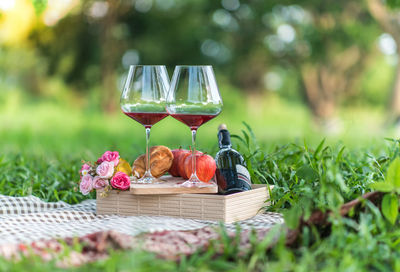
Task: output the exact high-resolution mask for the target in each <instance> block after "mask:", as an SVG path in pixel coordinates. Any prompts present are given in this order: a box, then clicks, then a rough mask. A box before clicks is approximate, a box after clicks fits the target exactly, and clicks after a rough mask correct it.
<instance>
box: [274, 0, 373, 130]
mask: <svg viewBox="0 0 400 272" xmlns="http://www.w3.org/2000/svg"><path fill="white" fill-rule="evenodd" d="M267 19H268V22H269V24H270V25H272V26H275V29H276V34H272V35H269V36H268V37H267V39H266V43H267V45H268V47H269V48H270V50H271V51H272V52H274V53H275V56H276V59H277V61H278V62H280V63H281V65H283V66H286V67H289V68H290V67H294V68H295V69H296V71H298V77H299V80H300V82H301V85H302V86H303V87H302V88H301V90H303V94H304V98H305V99H306V102H307V104H308V105H309V107H310V109H311V111H312V113H313V115H314V117H315V118H316V120H317V121H319V122H322V123H325V122H327V121H329V120H330V119H331V118H333V117H334V116H335V110H336V107H337V105H338V102H340V100H341V99H346V98H347V97H349V96H352V95H354V93H356V92H357V91H358V86H359V79H360V76H361V75H362V73H363V71H364V69H365V67H366V62H367V59H368V56H369V53H370V51H371V47H372V45H373V41H374V40H375V39H376V36H377V28H376V24H375V23H374V21H373V19H372V18H371V17H370V16H369V14H368V11H367V10H366V8H365V6H363V5H360V3H359V2H358V1H347V0H341V1H337V0H335V1H332V0H328V1H323V2H321V1H314V0H309V1H304V2H302V6H301V7H299V6H281V7H279V8H278V9H275V11H273V13H272V14H270V15H269V17H267Z"/></svg>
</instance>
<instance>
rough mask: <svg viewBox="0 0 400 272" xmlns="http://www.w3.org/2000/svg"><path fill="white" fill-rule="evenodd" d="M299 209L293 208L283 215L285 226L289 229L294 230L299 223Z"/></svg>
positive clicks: (297, 207)
mask: <svg viewBox="0 0 400 272" xmlns="http://www.w3.org/2000/svg"><path fill="white" fill-rule="evenodd" d="M300 216H301V209H300V207H299V206H294V207H292V208H291V209H290V210H288V211H285V212H284V213H283V217H284V219H285V223H286V225H287V226H288V227H289V228H290V229H296V228H297V227H298V226H299V223H300Z"/></svg>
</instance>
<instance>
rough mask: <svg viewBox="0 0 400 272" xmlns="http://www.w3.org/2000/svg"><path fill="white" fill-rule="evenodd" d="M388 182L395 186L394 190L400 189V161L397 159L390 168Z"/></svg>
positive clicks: (387, 176)
mask: <svg viewBox="0 0 400 272" xmlns="http://www.w3.org/2000/svg"><path fill="white" fill-rule="evenodd" d="M385 180H386V182H388V183H390V184H392V185H393V187H394V188H396V189H397V188H400V159H399V158H396V159H395V160H394V161H393V162H392V163H391V164H390V166H389V168H388V171H387V175H386V179H385Z"/></svg>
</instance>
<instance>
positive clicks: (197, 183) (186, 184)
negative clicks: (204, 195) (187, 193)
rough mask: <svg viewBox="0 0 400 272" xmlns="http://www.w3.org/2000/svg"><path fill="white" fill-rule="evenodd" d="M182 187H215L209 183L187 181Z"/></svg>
mask: <svg viewBox="0 0 400 272" xmlns="http://www.w3.org/2000/svg"><path fill="white" fill-rule="evenodd" d="M180 186H181V187H186V188H202V187H212V186H214V185H213V184H212V183H208V182H202V181H193V180H187V181H185V182H184V183H182V184H181V185H180Z"/></svg>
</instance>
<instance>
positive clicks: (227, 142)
mask: <svg viewBox="0 0 400 272" xmlns="http://www.w3.org/2000/svg"><path fill="white" fill-rule="evenodd" d="M218 142H219V148H220V149H223V148H231V147H232V144H231V135H230V134H229V131H228V130H226V129H221V130H220V131H219V132H218Z"/></svg>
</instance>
